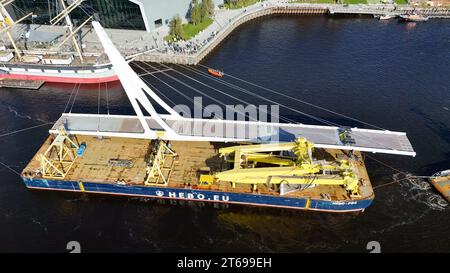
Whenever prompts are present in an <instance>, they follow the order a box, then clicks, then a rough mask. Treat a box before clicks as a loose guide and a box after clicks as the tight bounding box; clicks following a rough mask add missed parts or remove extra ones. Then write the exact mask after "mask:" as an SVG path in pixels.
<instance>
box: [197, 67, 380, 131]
mask: <svg viewBox="0 0 450 273" xmlns="http://www.w3.org/2000/svg"><path fill="white" fill-rule="evenodd" d="M198 65H199V66H202V67H205V68H210V67H208V66H205V65H202V64H198ZM195 69H196V68H195ZM226 75H227V76H229V77H231V78H233V79H236V80H238V81H241V82H244V83H246V84H249V85H252V86H255V87H257V88H260V89H263V90H266V91H268V92H270V93H273V94H276V95H278V96H282V97H285V98H288V99H291V100H294V101H297V102H300V103H303V104H306V105H309V106H312V107H315V108H317V109H320V110H323V111H326V112H329V113H332V114H335V115H337V116H340V117H344V118H347V119H350V120H353V121H357V122H360V123H362V124H365V125H368V126H371V127H374V128H377V129H380V130H386V129H384V128H382V127H379V126H377V125H374V124H371V123H368V122H364V121H362V120H359V119H356V118H352V117H350V116H347V115H344V114H341V113H338V112H336V111H333V110H330V109H327V108H325V107H321V106H318V105H315V104H313V103H310V102H307V101H304V100H301V99H298V98H295V97H292V96H289V95H286V94H284V93H282V92H278V91H276V90H273V89H270V88H267V87H264V86H261V85H258V84H256V83H252V82H249V81H247V80H244V79H241V78H238V77H236V76H233V75H230V74H228V73H227V74H226ZM223 81H225V80H223Z"/></svg>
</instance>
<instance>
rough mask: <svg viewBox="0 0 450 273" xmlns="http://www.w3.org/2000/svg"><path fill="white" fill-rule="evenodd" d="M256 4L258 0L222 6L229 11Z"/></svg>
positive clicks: (241, 0)
mask: <svg viewBox="0 0 450 273" xmlns="http://www.w3.org/2000/svg"><path fill="white" fill-rule="evenodd" d="M257 2H259V0H240V1H239V2H237V3H229V4H227V3H225V4H223V6H224V7H226V8H229V9H240V8H243V7H247V6H250V5H253V4H255V3H257Z"/></svg>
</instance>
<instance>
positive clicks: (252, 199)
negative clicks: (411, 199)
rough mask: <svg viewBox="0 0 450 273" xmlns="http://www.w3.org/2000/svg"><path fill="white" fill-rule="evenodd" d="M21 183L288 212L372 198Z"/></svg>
mask: <svg viewBox="0 0 450 273" xmlns="http://www.w3.org/2000/svg"><path fill="white" fill-rule="evenodd" d="M23 181H24V183H25V185H26V186H27V187H28V188H31V189H42V190H59V191H69V192H86V193H99V194H110V195H123V196H136V197H147V198H163V199H178V200H191V201H202V202H218V203H230V204H243V205H254V206H266V207H278V208H289V209H305V210H314V211H325V212H352V211H355V212H357V211H364V209H365V208H367V207H369V206H370V205H371V203H372V201H373V196H372V197H371V198H367V199H358V200H351V201H332V200H321V199H308V198H289V197H282V196H272V195H266V194H253V193H250V194H249V193H234V192H219V191H210V190H203V189H183V188H166V187H155V186H136V185H119V184H111V183H94V182H78V181H68V180H50V179H41V178H29V177H23Z"/></svg>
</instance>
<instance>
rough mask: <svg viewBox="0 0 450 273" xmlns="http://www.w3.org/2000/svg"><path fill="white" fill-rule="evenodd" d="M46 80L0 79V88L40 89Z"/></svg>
mask: <svg viewBox="0 0 450 273" xmlns="http://www.w3.org/2000/svg"><path fill="white" fill-rule="evenodd" d="M44 83H45V82H44V81H25V80H13V79H0V88H3V87H8V88H17V89H30V90H38V89H40V88H41V87H42V85H44Z"/></svg>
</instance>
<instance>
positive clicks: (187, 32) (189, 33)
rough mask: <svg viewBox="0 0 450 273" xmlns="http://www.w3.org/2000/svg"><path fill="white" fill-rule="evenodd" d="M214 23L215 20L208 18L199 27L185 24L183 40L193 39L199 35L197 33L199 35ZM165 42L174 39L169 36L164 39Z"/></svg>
mask: <svg viewBox="0 0 450 273" xmlns="http://www.w3.org/2000/svg"><path fill="white" fill-rule="evenodd" d="M212 23H213V19H212V18H210V17H208V18H206V19H204V20H203V21H202V22H201V23H200V24H198V25H194V24H192V23H188V24H183V33H184V35H183V40H189V39H191V38H192V37H194V36H195V35H197V33H199V32H200V31H202V30H204V29H205V28H207V27H208V26H209V25H211V24H212ZM164 40H166V41H173V40H174V37H172V35H167V36H166V37H164Z"/></svg>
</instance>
